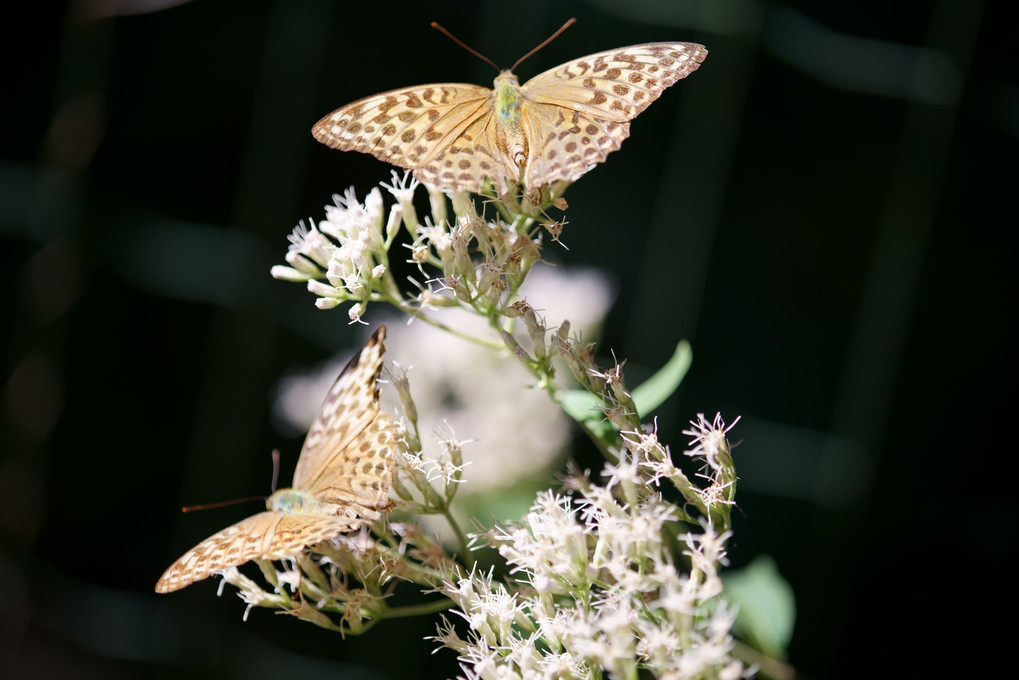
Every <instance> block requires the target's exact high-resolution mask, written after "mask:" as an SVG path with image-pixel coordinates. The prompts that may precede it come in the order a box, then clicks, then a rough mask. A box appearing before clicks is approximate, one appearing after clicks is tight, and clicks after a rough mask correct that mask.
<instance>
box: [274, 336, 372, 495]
mask: <svg viewBox="0 0 1019 680" xmlns="http://www.w3.org/2000/svg"><path fill="white" fill-rule="evenodd" d="M385 340H386V328H385V326H381V327H380V328H379V329H378V330H377V331H375V334H374V335H372V337H371V338H369V339H368V342H367V343H365V346H364V348H363V349H362V350H361V353H360V354H358V355H357V356H355V357H354V358H352V359H351V360H350V361H349V362H348V363H347V365H346V366H345V367H344V369H343V371H342V372H341V373H340V377H338V378H337V379H336V382H334V383H333V386H332V387H331V388H330V389H329V394H328V395H326V399H325V402H324V403H323V404H322V408H321V409H320V410H319V413H318V415H317V416H315V420H314V422H312V424H311V428H310V429H309V430H308V436H307V437H306V438H305V440H304V446H303V447H302V448H301V456H300V458H298V460H297V468H296V469H295V470H294V484H293V487H294V488H295V489H300V490H308V491H312V490H314V488H315V485H316V480H317V479H318V478H319V477H321V476H322V475H324V474H326V473H327V471H328V469H329V467H330V466H331V465H333V464H334V463H336V462H339V461H342V460H343V459H344V457H345V456H346V455H347V449H348V448H350V444H351V442H352V441H354V439H355V438H356V437H357V436H358V435H359V434H360V433H361V431H362V430H363V429H364V428H365V427H367V426H368V424H369V423H370V422H372V420H373V419H374V418H375V415H376V414H377V413H378V411H379V389H378V380H379V373H380V372H381V371H382V355H383V353H384V352H385V351H386V350H385Z"/></svg>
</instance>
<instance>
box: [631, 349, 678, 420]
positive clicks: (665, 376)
mask: <svg viewBox="0 0 1019 680" xmlns="http://www.w3.org/2000/svg"><path fill="white" fill-rule="evenodd" d="M692 361H693V350H691V349H690V343H689V342H687V341H686V340H681V341H680V342H679V344H677V345H676V351H675V352H673V353H672V358H671V359H669V361H668V363H667V364H665V365H664V366H662V367H661V368H660V369H659V370H658V372H657V373H655V374H654V375H653V376H651V377H650V378H648V379H647V380H646V381H644V383H643V384H642V385H638V386H637V387H635V388H634V389H633V391H632V392H631V394H632V395H633V403H635V404H636V405H637V413H638V414H640V417H641V418H644V417H646V416H647V415H648V414H649V413H651V412H652V411H654V410H655V409H656V408H658V407H659V406H661V405H662V402H664V401H665V400H666V399H668V398H669V397H671V396H672V393H673V392H675V391H676V389H677V388H678V387H679V384H680V383H681V382H683V378H684V377H685V376H686V372H687V371H688V370H690V363H691V362H692Z"/></svg>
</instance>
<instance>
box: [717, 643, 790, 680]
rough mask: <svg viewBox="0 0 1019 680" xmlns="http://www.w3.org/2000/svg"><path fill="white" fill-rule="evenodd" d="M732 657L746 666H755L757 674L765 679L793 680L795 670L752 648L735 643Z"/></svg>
mask: <svg viewBox="0 0 1019 680" xmlns="http://www.w3.org/2000/svg"><path fill="white" fill-rule="evenodd" d="M732 653H733V656H735V657H736V658H738V659H739V660H741V661H743V662H745V663H746V664H747V665H748V666H757V668H758V671H757V672H758V674H760V675H761V676H762V677H765V678H773V679H774V680H795V678H796V669H795V668H793V667H792V666H790V665H789V664H787V663H782V662H781V661H779V660H778V659H774V658H772V657H770V656H767V655H766V654H764V653H762V652H759V651H757V650H756V649H754V648H753V647H749V646H748V645H745V644H743V643H742V642H739V641H737V642H736V645H735V647H733V650H732Z"/></svg>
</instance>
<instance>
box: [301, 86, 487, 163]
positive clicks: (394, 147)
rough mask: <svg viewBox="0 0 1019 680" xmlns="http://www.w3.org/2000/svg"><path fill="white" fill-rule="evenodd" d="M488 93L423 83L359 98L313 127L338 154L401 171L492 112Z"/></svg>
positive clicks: (427, 158) (425, 160)
mask: <svg viewBox="0 0 1019 680" xmlns="http://www.w3.org/2000/svg"><path fill="white" fill-rule="evenodd" d="M490 95H491V90H489V89H488V88H487V87H480V86H478V85H469V84H465V83H444V84H437V85H421V86H418V87H406V88H403V89H400V90H393V91H391V92H385V93H383V94H379V95H375V96H373V97H366V98H364V99H360V100H358V101H356V102H354V103H352V104H347V105H346V106H343V107H341V108H339V109H336V110H335V111H333V112H332V113H330V114H329V115H328V116H326V117H325V118H323V119H322V120H320V121H319V122H318V123H316V124H315V126H314V127H313V128H312V130H311V132H312V134H313V135H314V136H315V139H317V140H318V141H320V142H322V143H323V144H325V145H326V146H330V147H332V148H334V149H340V150H341V151H360V152H362V153H370V154H372V155H373V156H375V157H376V158H379V159H381V160H384V161H386V162H388V163H392V164H393V165H397V166H400V167H403V168H418V167H424V166H426V165H428V164H429V163H431V162H432V161H433V160H434V159H435V157H436V156H437V155H439V154H440V153H442V152H443V151H444V150H446V151H448V149H449V147H451V146H453V145H455V143H456V141H457V140H458V139H460V137H461V135H462V133H463V130H464V129H465V128H466V127H468V126H469V125H470V124H471V122H472V121H474V120H475V119H476V118H478V117H479V116H484V115H485V114H487V113H489V112H490V110H491V97H490Z"/></svg>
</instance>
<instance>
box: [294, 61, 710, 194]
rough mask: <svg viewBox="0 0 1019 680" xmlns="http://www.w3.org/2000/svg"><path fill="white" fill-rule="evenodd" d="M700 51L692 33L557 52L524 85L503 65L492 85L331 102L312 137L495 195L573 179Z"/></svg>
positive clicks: (600, 157) (436, 181) (427, 178)
mask: <svg viewBox="0 0 1019 680" xmlns="http://www.w3.org/2000/svg"><path fill="white" fill-rule="evenodd" d="M707 55H708V51H707V50H706V49H705V48H704V46H703V45H697V44H694V43H646V44H643V45H632V46H630V47H620V48H619V49H615V50H609V51H608V52H599V53H598V54H592V55H589V56H586V57H583V58H581V59H576V60H574V61H569V62H566V63H565V64H563V65H561V66H557V67H556V68H554V69H552V70H550V71H545V72H544V73H542V74H540V75H537V76H535V77H534V78H531V79H530V80H528V81H527V82H526V83H524V84H523V85H520V84H519V82H518V81H517V77H516V76H515V75H513V73H512V71H509V70H507V71H502V72H501V73H500V74H499V75H498V76H497V77H496V79H495V89H492V90H489V89H488V88H487V87H481V86H480V85H469V84H464V83H440V84H436V85H418V86H416V87H405V88H403V89H400V90H392V91H391V92H383V93H382V94H377V95H375V96H373V97H366V98H364V99H360V100H358V101H356V102H354V103H353V104H347V105H346V106H344V107H341V108H339V109H336V110H335V111H333V112H332V113H330V114H329V115H328V116H326V117H325V118H323V119H322V120H320V121H319V122H318V123H316V124H315V127H313V128H312V130H311V132H312V134H313V135H314V136H315V139H317V140H318V141H320V142H322V143H323V144H325V145H327V146H331V147H332V148H334V149H340V150H341V151H350V150H353V151H361V152H363V153H370V154H372V155H373V156H375V157H376V158H378V159H380V160H383V161H386V162H387V163H392V164H393V165H396V166H399V167H401V168H407V169H408V170H412V171H413V172H414V176H415V177H417V178H418V179H419V180H420V181H422V182H424V183H426V184H431V185H433V186H437V187H439V188H440V189H445V190H451V191H463V190H466V191H473V192H475V193H479V192H480V191H481V190H482V187H483V186H484V184H485V180H486V179H487V180H489V181H490V182H491V184H492V186H493V187H494V188H495V189H496V191H498V192H499V194H500V195H505V194H507V193H509V192H510V191H511V190H513V188H514V187H515V186H516V185H517V184H523V185H524V186H525V187H526V188H527V189H530V190H535V189H540V188H541V187H543V186H546V185H549V184H552V183H553V182H558V181H562V180H566V181H573V180H575V179H577V178H578V177H580V176H581V175H583V174H584V173H585V172H587V171H588V170H590V169H591V168H592V167H594V166H595V165H596V164H597V163H601V162H603V161H604V160H605V158H606V157H607V156H608V155H609V154H610V153H611V152H613V151H615V150H616V149H618V148H619V146H620V145H621V144H622V143H623V140H624V139H626V138H627V137H628V136H629V135H630V121H631V120H633V119H634V118H635V117H636V116H637V114H639V113H640V112H641V111H643V110H644V109H646V108H647V107H648V105H649V104H650V103H651V102H653V101H654V100H656V99H658V97H659V96H660V95H661V94H662V92H663V91H664V90H665V88H667V87H669V86H670V85H672V84H673V83H675V82H676V81H677V80H679V79H680V78H685V77H686V76H688V75H690V74H691V73H693V72H694V71H696V70H697V67H698V66H700V64H701V62H702V61H704V58H705V57H706V56H707Z"/></svg>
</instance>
